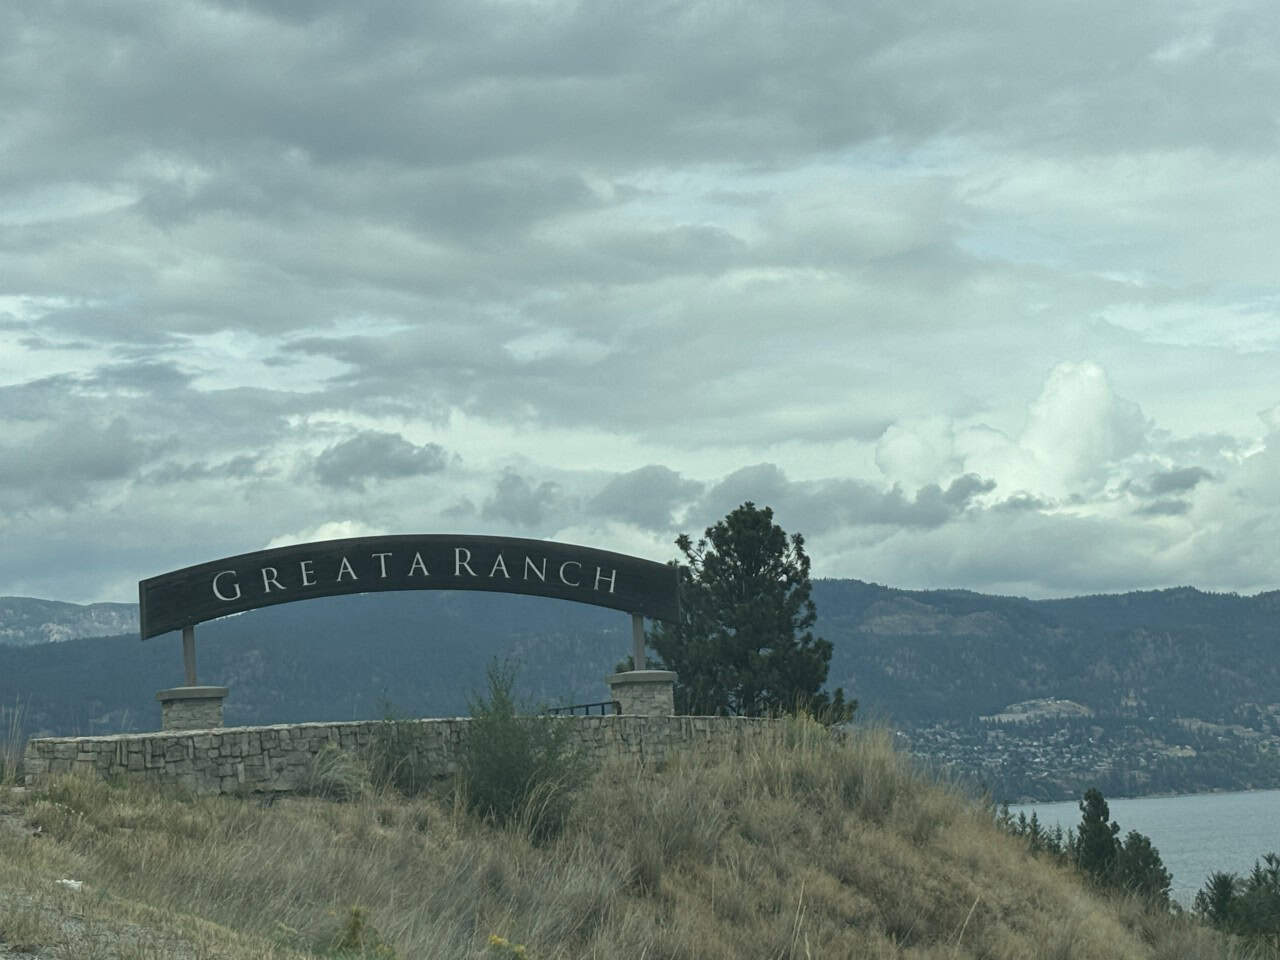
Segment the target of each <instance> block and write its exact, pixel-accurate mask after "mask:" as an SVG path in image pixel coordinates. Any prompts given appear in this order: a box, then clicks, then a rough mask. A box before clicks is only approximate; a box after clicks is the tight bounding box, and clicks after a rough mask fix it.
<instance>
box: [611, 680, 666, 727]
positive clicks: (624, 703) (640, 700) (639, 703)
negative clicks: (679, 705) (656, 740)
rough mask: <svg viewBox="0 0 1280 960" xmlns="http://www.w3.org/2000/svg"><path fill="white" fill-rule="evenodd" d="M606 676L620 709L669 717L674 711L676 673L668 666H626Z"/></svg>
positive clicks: (638, 714)
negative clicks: (646, 668) (640, 667)
mask: <svg viewBox="0 0 1280 960" xmlns="http://www.w3.org/2000/svg"><path fill="white" fill-rule="evenodd" d="M605 679H606V682H607V683H608V684H609V689H610V690H611V691H612V692H613V699H615V700H617V701H618V704H619V706H620V707H621V710H620V711H619V712H621V713H624V714H631V715H632V716H639V717H670V716H672V715H674V714H675V712H676V701H675V682H676V675H675V674H674V673H672V672H671V671H670V670H628V671H627V672H626V673H615V674H613V675H612V676H610V677H607V678H605Z"/></svg>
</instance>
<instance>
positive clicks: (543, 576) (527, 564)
mask: <svg viewBox="0 0 1280 960" xmlns="http://www.w3.org/2000/svg"><path fill="white" fill-rule="evenodd" d="M530 570H532V571H533V572H534V573H536V574H537V575H538V579H539V580H541V581H542V582H543V583H546V582H547V558H546V557H543V558H542V569H541V570H539V569H538V568H537V567H535V566H534V565H533V561H532V560H530V559H529V558H528V557H525V558H524V578H525V579H526V580H528V579H529V571H530Z"/></svg>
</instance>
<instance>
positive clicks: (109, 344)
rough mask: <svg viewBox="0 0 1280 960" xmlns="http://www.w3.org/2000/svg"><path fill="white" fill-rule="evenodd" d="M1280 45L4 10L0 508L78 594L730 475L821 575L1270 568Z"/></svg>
mask: <svg viewBox="0 0 1280 960" xmlns="http://www.w3.org/2000/svg"><path fill="white" fill-rule="evenodd" d="M1277 49H1280V20H1278V19H1277V18H1276V17H1275V16H1274V15H1273V14H1272V11H1271V9H1270V8H1269V7H1267V6H1266V5H1263V4H1258V3H1254V2H1252V0H1207V2H1204V3H1198V4H1195V5H1191V6H1187V5H1183V6H1171V5H1164V6H1162V5H1158V4H1146V5H1142V4H1137V5H1134V4H1130V5H1122V6H1117V5H1115V4H1114V3H1109V4H1104V3H1103V2H1102V0H1083V2H1081V3H1078V4H1072V5H1066V6H1063V5H1060V7H1059V8H1053V9H1050V8H1049V7H1047V6H1046V5H1043V4H1039V5H1027V4H1023V3H1018V2H1015V0H983V2H981V3H979V4H978V5H977V6H973V7H966V8H964V9H960V8H958V7H956V6H955V5H948V4H945V3H942V2H940V0H923V2H922V3H920V4H910V5H906V4H901V3H896V4H895V3H891V2H887V0H872V2H868V3H863V4H859V5H856V6H848V5H846V6H843V7H842V6H839V5H832V4H830V3H828V2H826V0H797V2H795V3H790V4H787V5H786V7H785V9H784V8H783V7H777V8H776V9H775V8H770V7H767V6H764V5H743V4H721V3H714V2H711V0H692V2H691V3H687V4H684V5H679V6H654V5H644V4H632V5H625V4H613V5H607V4H606V5H590V4H586V5H583V4H579V5H572V4H569V5H555V4H552V5H550V6H548V5H545V4H543V5H534V6H520V5H514V6H513V5H511V4H506V3H501V4H499V3H490V2H487V0H479V2H477V3H475V4H472V5H469V6H468V10H467V15H466V16H457V15H456V14H455V13H454V12H451V11H449V10H447V9H445V8H442V7H439V6H433V5H429V4H428V5H418V6H410V5H404V4H390V3H384V2H381V0H375V2H374V3H371V4H365V5H352V4H340V3H332V2H323V3H313V4H305V5H299V4H289V3H284V2H282V0H225V2H224V0H174V2H172V3H169V4H164V5H160V6H157V5H155V4H144V3H142V2H140V0H121V2H120V3H116V4H113V5H111V7H110V9H107V8H105V7H75V8H72V7H66V6H60V5H57V4H47V3H39V2H37V0H16V2H14V3H9V4H4V5H0V115H3V116H4V117H5V120H6V126H5V131H6V134H5V137H6V139H5V145H4V152H5V162H4V164H3V165H2V166H0V437H4V438H5V439H4V440H3V441H0V457H3V463H0V488H2V490H3V493H4V495H5V509H3V510H0V532H3V536H4V538H5V543H6V544H7V545H12V549H13V551H14V552H15V555H19V556H25V551H26V550H27V549H28V548H31V549H35V548H34V547H33V546H32V545H33V544H35V543H38V542H43V541H42V538H45V537H49V536H60V537H62V538H63V542H72V541H75V542H77V543H78V542H79V541H80V539H81V538H85V539H91V538H93V537H100V538H101V540H100V541H99V542H97V544H96V546H94V545H93V544H86V546H85V548H84V549H83V550H80V551H78V554H77V560H76V561H74V562H72V561H70V560H66V559H65V558H64V560H63V562H62V563H60V564H58V566H59V567H64V568H66V569H67V570H68V572H67V574H66V578H65V580H64V582H65V583H67V584H69V585H70V589H74V590H76V591H83V590H90V591H92V593H90V594H89V595H87V596H86V598H90V599H92V598H97V597H99V596H100V595H101V591H103V590H106V589H108V587H107V586H106V585H108V584H111V585H112V589H114V588H115V586H118V583H125V586H126V587H128V588H129V589H130V590H131V587H130V585H129V584H128V583H127V582H126V581H128V579H129V577H128V576H123V575H122V574H121V573H120V570H121V564H120V563H117V562H114V561H111V560H108V559H103V558H110V557H112V556H114V550H115V548H117V547H118V548H119V550H120V555H121V556H124V557H128V558H131V559H129V560H128V561H125V562H126V563H135V562H136V563H139V564H143V566H144V567H145V568H146V569H145V570H143V571H141V572H142V573H145V574H150V573H152V572H154V571H155V566H159V567H160V568H165V567H166V566H179V565H182V563H183V562H184V561H195V560H200V559H205V558H207V556H209V555H216V554H218V553H220V552H221V553H232V552H237V551H238V550H242V549H248V548H251V547H255V546H260V545H262V544H263V543H265V542H266V541H267V540H269V539H270V538H271V537H273V536H284V535H288V534H292V533H295V532H299V531H301V532H304V533H305V532H306V531H309V530H313V529H318V528H322V527H323V528H325V529H351V530H365V529H374V528H381V527H383V526H386V525H391V526H394V527H396V528H399V529H427V528H432V527H437V526H440V525H445V524H452V525H457V524H459V523H462V522H464V521H465V522H475V521H484V522H492V523H493V524H494V525H498V524H503V525H507V524H510V525H513V526H517V527H522V528H525V529H531V530H532V529H536V530H537V531H539V532H540V533H545V534H547V535H552V534H554V533H556V532H558V531H564V532H566V535H572V536H574V537H579V538H590V537H593V536H597V535H598V536H601V537H603V538H606V539H609V538H613V539H612V540H610V542H606V543H602V544H601V545H602V546H612V547H616V548H620V549H624V550H625V549H634V550H637V551H640V552H644V551H645V550H648V549H656V545H658V544H662V545H664V546H669V543H668V540H669V533H670V529H671V525H672V523H673V522H677V521H678V522H679V523H680V524H686V523H688V524H692V523H693V522H695V520H696V521H697V522H699V523H701V524H706V523H710V522H714V521H715V520H717V519H719V517H721V516H723V515H724V513H726V512H727V511H728V510H730V509H732V508H733V507H735V506H737V505H738V503H740V502H742V501H743V500H745V499H754V500H755V501H756V502H758V503H768V504H770V505H772V506H774V507H775V509H776V510H777V511H778V515H779V519H780V522H782V523H783V524H784V525H785V526H787V527H788V529H796V530H800V531H803V532H805V533H807V534H810V535H811V543H812V544H813V545H814V546H815V548H817V547H819V546H820V547H821V552H818V551H817V550H816V549H815V553H814V558H815V568H819V569H822V570H823V571H824V572H825V573H828V574H832V575H843V574H850V573H860V572H863V571H865V570H867V569H868V567H871V568H878V569H880V570H882V571H883V576H882V577H881V579H889V578H890V576H891V575H893V576H901V577H904V578H907V577H909V578H919V577H922V576H926V575H927V576H928V577H932V578H934V579H933V580H932V582H931V583H923V582H921V581H920V580H918V579H916V580H914V581H913V582H914V583H915V584H916V585H938V584H942V583H948V582H959V581H963V583H964V584H965V585H967V586H971V587H975V588H982V587H983V585H984V584H992V585H997V586H1001V587H1002V588H1011V589H1012V588H1018V587H1017V585H1018V584H1019V583H1024V584H1026V589H1028V590H1038V591H1041V592H1054V591H1060V590H1063V589H1069V588H1074V587H1076V586H1080V585H1088V586H1089V588H1090V589H1105V588H1106V586H1105V585H1106V583H1107V582H1112V583H1114V584H1115V585H1117V587H1119V586H1122V585H1131V584H1135V583H1144V582H1147V581H1148V580H1150V579H1151V578H1155V577H1159V576H1164V575H1166V574H1167V575H1168V576H1170V577H1173V579H1174V580H1175V582H1196V581H1197V578H1199V582H1201V583H1203V584H1204V585H1206V586H1210V585H1212V586H1218V587H1221V588H1229V589H1237V588H1241V587H1243V586H1244V585H1247V584H1264V583H1270V582H1271V581H1273V580H1274V579H1276V577H1280V571H1278V570H1277V568H1276V566H1275V561H1274V560H1273V559H1272V553H1273V551H1269V550H1268V548H1267V544H1268V543H1270V542H1274V539H1275V537H1276V536H1280V531H1276V530H1275V529H1274V521H1273V520H1272V519H1271V518H1272V515H1273V514H1274V504H1275V502H1277V500H1276V494H1277V489H1276V485H1275V482H1274V480H1273V479H1272V478H1273V477H1274V476H1280V470H1278V469H1276V467H1275V465H1274V463H1273V462H1272V460H1273V459H1274V458H1273V457H1272V454H1271V452H1270V450H1271V446H1272V445H1274V446H1276V447H1280V441H1277V440H1275V439H1274V438H1269V437H1267V436H1266V435H1265V431H1266V430H1267V429H1270V427H1269V426H1268V424H1269V423H1271V420H1268V419H1267V418H1274V417H1275V414H1274V413H1264V422H1262V423H1260V422H1259V421H1258V419H1257V417H1256V415H1255V411H1257V410H1258V409H1259V408H1260V407H1262V408H1267V407H1269V406H1271V405H1274V404H1277V403H1280V393H1277V390H1276V385H1275V368H1276V359H1277V356H1278V355H1280V341H1278V340H1277V338H1276V335H1275V324H1274V313H1275V303H1276V302H1277V296H1278V294H1277V287H1276V281H1275V271H1274V263H1273V260H1274V255H1273V253H1272V251H1274V250H1275V248H1276V246H1277V244H1278V243H1280V234H1278V233H1277V227H1276V224H1277V223H1280V188H1278V187H1277V184H1280V161H1277V159H1276V157H1277V155H1278V152H1277V150H1276V147H1277V145H1280V142H1278V141H1280V127H1277V124H1276V123H1275V117H1274V116H1273V115H1272V114H1273V107H1272V104H1274V103H1275V102H1277V100H1280V57H1277V55H1276V50H1277ZM104 51H105V53H104ZM1192 383H1193V384H1195V385H1196V389H1195V390H1194V391H1189V390H1188V389H1187V384H1192ZM1037 396H1039V400H1037V399H1036V398H1037ZM1139 404H1140V407H1139ZM1277 422H1280V421H1277ZM890 431H891V432H892V435H889V433H888V432H890ZM409 436H414V437H419V436H430V437H432V438H433V439H434V440H436V441H438V443H439V447H438V448H437V447H435V445H433V444H427V445H424V446H415V445H413V444H412V443H410V442H409V441H408V440H407V439H405V438H406V437H409ZM873 446H874V447H875V449H872V448H873ZM446 450H447V451H449V453H450V462H451V463H452V462H453V457H455V456H456V457H457V458H458V461H457V462H458V463H459V464H464V465H465V469H463V468H459V469H456V470H450V471H449V472H448V473H447V474H445V475H444V476H445V477H447V479H448V484H447V485H446V484H444V483H443V482H440V480H441V478H440V477H439V476H438V475H439V469H440V467H441V466H442V465H443V464H444V457H445V451H446ZM316 451H323V452H322V453H320V454H319V455H317V453H316ZM455 452H456V453H455ZM513 463H515V464H520V467H519V470H518V472H516V471H512V470H506V471H504V469H503V468H504V466H505V465H508V464H513ZM636 463H647V464H651V466H649V467H645V468H644V469H643V470H641V471H631V472H629V473H624V472H622V471H623V469H624V466H625V467H626V468H629V467H630V466H631V465H633V464H636ZM659 464H665V465H666V466H658V465H659ZM743 464H749V465H750V464H754V465H755V466H747V467H743V466H742V465H743ZM1168 464H1196V465H1198V466H1190V467H1178V468H1176V469H1172V470H1170V469H1167V465H1168ZM428 474H429V475H430V476H429V477H428V478H427V479H425V480H423V481H422V482H421V483H418V482H417V481H414V482H415V485H416V486H415V489H417V487H418V486H420V487H421V488H422V490H423V492H424V493H427V494H430V496H422V497H415V498H404V497H403V496H396V494H397V493H403V490H402V484H403V482H404V478H407V477H419V476H424V475H428ZM801 476H803V477H804V478H805V479H803V480H796V479H792V478H794V477H801ZM535 477H536V478H542V479H539V480H535V479H533V478H535ZM397 481H399V482H397ZM1207 481H1213V482H1207ZM995 484H998V486H995ZM353 490H363V493H362V494H361V496H359V497H354V496H351V495H350V494H351V491H353ZM1192 499H1194V504H1195V509H1194V510H1191V509H1189V508H1187V507H1186V504H1187V502H1188V501H1190V500H1192ZM265 502H269V503H271V504H272V505H273V509H272V511H271V518H270V523H271V524H272V525H273V526H272V528H271V529H270V530H266V529H264V526H263V523H264V521H263V519H262V511H261V509H260V504H262V503H265ZM198 505H204V506H198ZM450 505H452V506H450ZM108 507H109V509H108ZM215 507H216V509H215ZM1135 509H1136V510H1137V511H1138V512H1136V513H1135V512H1133V511H1134V510H1135ZM1067 514H1072V515H1074V519H1068V518H1066V515H1067ZM1175 515H1176V516H1178V517H1179V519H1178V521H1177V522H1171V521H1170V520H1169V517H1171V516H1175ZM611 521H620V522H616V523H615V522H611ZM1188 531H1191V532H1190V533H1188ZM1228 532H1230V536H1228ZM1180 536H1195V537H1196V538H1197V539H1196V540H1195V543H1194V549H1190V548H1189V547H1188V545H1187V544H1186V543H1179V542H1178V541H1177V538H1178V537H1180ZM145 537H149V538H151V539H150V541H146V540H144V538H145ZM974 537H977V538H979V540H980V541H981V542H979V543H977V544H976V545H975V544H971V543H970V542H969V540H968V539H967V538H974ZM1028 537H1029V538H1031V539H1032V540H1033V541H1034V540H1036V538H1037V537H1043V538H1044V545H1043V546H1041V545H1040V544H1039V543H1038V542H1037V544H1036V546H1035V548H1034V549H1031V548H1027V550H1026V551H1024V552H1019V550H1020V549H1021V547H1019V546H1017V545H1010V544H1009V543H1006V542H1004V541H1006V540H1009V539H1011V538H1012V539H1018V540H1019V542H1021V540H1022V539H1025V538H1028ZM614 541H616V542H614ZM585 542H589V541H585ZM149 543H150V544H151V545H150V546H149V545H148V544H149ZM184 550H189V551H191V552H192V554H193V555H192V556H184V555H183V551H184ZM152 553H154V556H155V559H156V561H157V562H156V564H155V565H154V566H153V565H152V562H151V560H150V559H148V558H149V557H151V555H152ZM987 553H989V554H991V556H990V558H989V559H988V558H987V556H986V554H987ZM1050 554H1051V555H1050ZM1206 557H1212V558H1213V562H1212V563H1210V562H1209V561H1208V560H1206V559H1203V558H1206ZM80 558H84V559H80ZM1144 560H1145V561H1146V563H1147V566H1146V567H1144V566H1143V563H1144ZM77 563H80V564H83V569H84V570H89V569H90V568H91V569H92V571H93V573H92V577H94V578H96V580H95V583H96V586H95V585H86V583H87V581H84V580H83V578H82V577H81V576H80V575H79V573H80V571H76V570H72V569H71V568H72V567H75V566H76V564H77ZM1037 564H1038V566H1036V565H1037ZM1179 564H1180V565H1181V566H1179ZM1032 567H1035V569H1034V570H1031V571H1030V572H1027V571H1028V570H1030V568H1032ZM5 570H7V571H8V574H7V575H8V578H9V579H8V580H7V581H4V580H0V592H4V591H5V589H6V588H5V587H4V583H5V582H9V583H11V584H16V583H19V582H21V583H30V584H33V585H32V586H31V589H36V586H37V584H36V583H35V581H30V580H24V579H23V577H25V576H26V575H25V574H23V573H22V568H21V567H20V566H17V565H14V564H10V565H9V566H8V567H6V568H5ZM128 572H129V574H130V575H132V574H135V573H138V571H133V570H130V571H128ZM1273 574H1274V575H1273ZM1108 577H1110V578H1112V579H1111V580H1110V581H1108V579H1107V578H1108ZM113 578H114V579H113ZM1020 578H1021V579H1020ZM134 579H135V580H136V576H135V577H134ZM52 583H53V581H52V580H50V581H48V582H47V583H46V582H45V581H40V583H39V584H38V586H39V588H40V589H52V587H51V586H49V584H52ZM7 589H10V590H12V589H14V587H12V586H11V587H10V588H7ZM124 595H125V596H127V595H128V593H127V592H126V594H124ZM116 596H117V598H118V597H119V596H120V594H117V595H116Z"/></svg>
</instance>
